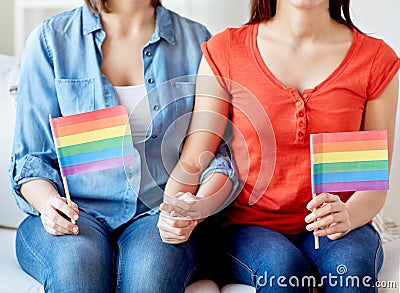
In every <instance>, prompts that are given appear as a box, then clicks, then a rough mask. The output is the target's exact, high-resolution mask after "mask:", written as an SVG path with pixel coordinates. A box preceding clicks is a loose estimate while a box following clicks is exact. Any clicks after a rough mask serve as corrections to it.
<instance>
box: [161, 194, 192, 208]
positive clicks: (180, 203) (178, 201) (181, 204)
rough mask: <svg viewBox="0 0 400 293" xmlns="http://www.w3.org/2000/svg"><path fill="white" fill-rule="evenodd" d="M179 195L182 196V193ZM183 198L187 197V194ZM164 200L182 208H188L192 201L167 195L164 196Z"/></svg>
mask: <svg viewBox="0 0 400 293" xmlns="http://www.w3.org/2000/svg"><path fill="white" fill-rule="evenodd" d="M180 197H182V195H181V196H180ZM185 198H188V196H186V197H185ZM164 202H165V203H169V204H172V205H174V206H176V207H179V208H180V209H182V210H188V209H189V208H190V206H191V205H192V204H193V203H194V202H192V201H185V200H183V199H180V198H176V197H173V196H169V195H165V196H164Z"/></svg>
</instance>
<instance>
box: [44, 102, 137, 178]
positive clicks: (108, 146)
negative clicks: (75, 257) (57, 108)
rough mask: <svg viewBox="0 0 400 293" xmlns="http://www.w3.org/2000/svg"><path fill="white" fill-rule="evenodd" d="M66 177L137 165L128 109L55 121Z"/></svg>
mask: <svg viewBox="0 0 400 293" xmlns="http://www.w3.org/2000/svg"><path fill="white" fill-rule="evenodd" d="M50 125H51V129H52V133H53V138H54V143H55V146H56V151H57V157H58V162H59V165H60V169H61V175H62V176H63V177H66V176H71V175H75V174H81V173H86V172H93V171H98V170H104V169H111V168H116V167H121V166H126V165H132V164H133V163H134V157H133V144H132V136H131V129H130V125H129V118H128V112H127V109H126V106H124V105H121V106H116V107H112V108H106V109H103V110H96V111H92V112H87V113H82V114H76V115H71V116H65V117H60V118H51V117H50Z"/></svg>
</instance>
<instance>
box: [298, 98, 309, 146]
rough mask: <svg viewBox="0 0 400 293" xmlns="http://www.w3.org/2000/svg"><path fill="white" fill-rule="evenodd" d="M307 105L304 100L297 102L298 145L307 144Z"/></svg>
mask: <svg viewBox="0 0 400 293" xmlns="http://www.w3.org/2000/svg"><path fill="white" fill-rule="evenodd" d="M305 111H306V109H305V105H304V102H303V101H302V100H298V101H297V102H296V113H295V115H296V143H304V142H305V136H306V135H305V134H306V124H307V123H306V114H305Z"/></svg>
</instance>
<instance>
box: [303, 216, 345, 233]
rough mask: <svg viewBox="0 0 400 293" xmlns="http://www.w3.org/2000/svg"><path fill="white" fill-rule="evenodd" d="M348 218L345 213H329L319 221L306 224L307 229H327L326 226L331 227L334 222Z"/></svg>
mask: <svg viewBox="0 0 400 293" xmlns="http://www.w3.org/2000/svg"><path fill="white" fill-rule="evenodd" d="M345 219H346V215H345V213H333V214H329V215H327V216H325V217H323V218H321V219H319V220H318V221H315V222H313V223H311V224H308V225H307V226H306V229H307V230H308V231H312V230H318V229H321V230H325V229H326V228H325V227H330V226H331V225H332V224H335V225H336V224H338V223H341V222H343V221H344V220H345Z"/></svg>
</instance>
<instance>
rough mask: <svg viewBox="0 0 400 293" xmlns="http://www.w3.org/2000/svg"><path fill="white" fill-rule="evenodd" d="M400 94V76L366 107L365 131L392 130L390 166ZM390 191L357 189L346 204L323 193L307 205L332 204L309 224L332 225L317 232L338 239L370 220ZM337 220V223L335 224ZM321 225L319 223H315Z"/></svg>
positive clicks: (389, 131) (319, 234)
mask: <svg viewBox="0 0 400 293" xmlns="http://www.w3.org/2000/svg"><path fill="white" fill-rule="evenodd" d="M398 94H399V79H398V75H396V76H395V77H394V78H393V80H392V81H391V82H390V83H389V85H388V86H387V87H386V89H385V90H384V91H383V93H382V94H381V95H380V96H379V97H378V98H376V99H374V100H371V101H368V102H367V105H366V109H365V117H364V130H382V129H387V131H388V148H389V167H390V164H391V160H392V153H393V145H394V133H395V125H396V109H397V99H398ZM386 194H387V191H386V190H372V191H357V192H355V193H354V194H353V195H352V196H351V198H350V199H349V200H348V201H347V202H346V203H343V202H341V201H340V199H339V200H338V197H337V196H335V195H332V194H321V195H319V196H317V197H316V198H315V199H313V200H312V201H311V202H310V203H309V205H308V206H307V208H309V209H310V210H312V209H313V208H314V207H315V208H318V207H320V206H321V204H322V203H324V202H325V203H326V202H328V203H331V204H330V205H325V206H323V207H320V208H318V209H317V211H316V213H311V214H310V215H309V216H307V218H306V222H307V223H312V222H313V221H314V220H316V219H317V218H322V219H321V220H319V221H317V222H316V223H315V224H309V225H307V229H308V230H309V231H311V230H314V229H316V228H320V227H324V226H326V225H329V228H326V229H322V230H319V231H316V232H315V234H316V235H317V236H325V235H328V236H329V237H330V238H331V239H338V238H340V237H342V236H343V235H345V234H346V233H348V232H349V231H351V230H354V229H356V228H358V227H361V226H362V225H365V224H366V223H368V222H369V221H370V220H371V219H372V218H373V217H374V216H376V214H377V213H378V212H379V211H380V210H381V209H382V208H383V205H384V203H385V199H386ZM332 223H335V225H331V224H332ZM315 225H317V226H315Z"/></svg>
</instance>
